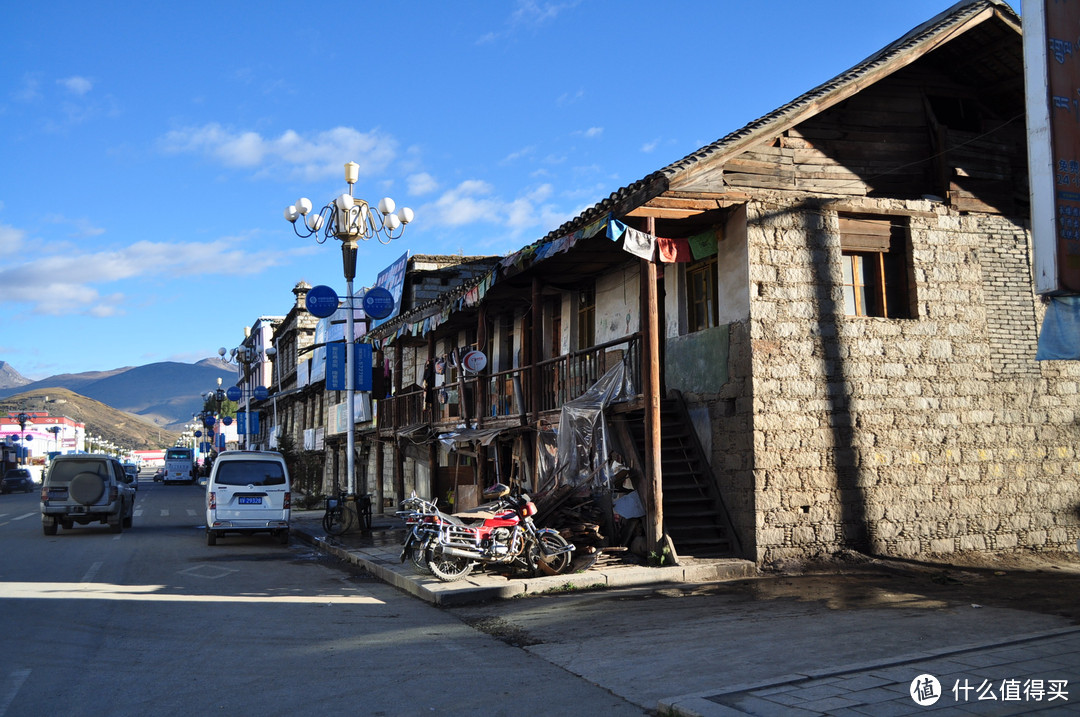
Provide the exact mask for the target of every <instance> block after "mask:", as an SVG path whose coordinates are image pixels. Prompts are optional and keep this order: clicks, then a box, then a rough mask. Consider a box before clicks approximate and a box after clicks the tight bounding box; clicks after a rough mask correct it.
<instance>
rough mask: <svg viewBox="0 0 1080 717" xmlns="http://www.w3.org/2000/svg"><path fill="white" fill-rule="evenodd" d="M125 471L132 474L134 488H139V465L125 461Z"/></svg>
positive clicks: (132, 486)
mask: <svg viewBox="0 0 1080 717" xmlns="http://www.w3.org/2000/svg"><path fill="white" fill-rule="evenodd" d="M124 472H125V473H127V474H128V475H129V476H131V488H132V490H138V489H139V467H138V466H137V465H135V464H134V463H125V464H124Z"/></svg>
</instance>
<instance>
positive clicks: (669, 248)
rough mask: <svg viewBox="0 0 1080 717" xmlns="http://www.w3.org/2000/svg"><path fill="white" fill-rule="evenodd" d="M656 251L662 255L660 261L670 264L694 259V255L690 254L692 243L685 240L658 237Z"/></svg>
mask: <svg viewBox="0 0 1080 717" xmlns="http://www.w3.org/2000/svg"><path fill="white" fill-rule="evenodd" d="M656 249H657V252H658V253H659V255H660V261H666V262H668V263H669V264H670V263H673V262H687V261H693V259H694V255H693V254H692V253H691V252H690V242H688V241H687V240H686V239H684V238H678V239H668V238H667V237H656Z"/></svg>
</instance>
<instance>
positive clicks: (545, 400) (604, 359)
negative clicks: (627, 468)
mask: <svg viewBox="0 0 1080 717" xmlns="http://www.w3.org/2000/svg"><path fill="white" fill-rule="evenodd" d="M618 361H625V362H626V367H627V372H628V374H629V376H630V379H631V381H632V382H633V385H634V386H636V387H637V388H638V391H639V392H640V390H641V388H640V387H641V335H640V334H631V335H630V336H627V337H624V338H621V339H618V340H617V341H609V342H608V343H605V344H600V345H598V346H592V347H590V348H588V349H585V350H583V351H575V352H574V353H572V354H566V355H564V356H557V357H555V358H552V359H547V360H546V361H541V362H540V363H538V364H534V365H531V366H523V367H521V368H515V369H509V370H506V371H498V372H496V373H492V374H481V375H479V376H468V377H466V378H465V379H464V381H461V382H458V381H453V382H449V383H447V384H446V385H445V386H443V387H442V390H443V391H445V392H446V403H443V402H442V401H440V399H439V393H440V392H439V390H435V391H433V392H431V395H430V396H426V395H425V394H426V393H427V392H426V391H412V392H409V393H401V394H397V395H395V396H391V397H389V398H384V399H380V400H379V401H378V417H379V429H380V430H387V429H399V428H404V427H406V426H414V425H418V424H422V423H439V422H451V421H455V420H459V419H461V418H462V417H463V416H462V411H461V396H460V393H461V390H462V384H464V390H465V394H466V401H467V402H468V406H469V418H471V419H472V420H473V421H477V420H478V419H479V422H480V423H483V422H484V421H485V420H486V419H491V418H513V417H516V416H522V415H524V416H528V415H530V414H531V413H532V412H533V409H534V404H537V405H536V410H538V411H553V410H557V409H558V408H559V407H560V406H562V405H563V404H564V403H566V402H567V401H572V400H574V399H575V398H577V397H578V396H580V395H582V394H583V393H585V391H586V390H588V388H589V387H590V386H592V385H593V384H594V383H596V381H597V379H599V378H600V377H601V376H603V375H604V373H605V372H607V370H608V369H609V368H611V367H612V366H613V365H614V364H615V362H618ZM534 372H535V373H536V374H537V375H538V378H539V385H538V387H537V393H536V399H534V398H533V385H532V382H531V381H532V377H533V373H534ZM478 408H479V415H478V414H477V409H478Z"/></svg>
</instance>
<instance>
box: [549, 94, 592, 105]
mask: <svg viewBox="0 0 1080 717" xmlns="http://www.w3.org/2000/svg"><path fill="white" fill-rule="evenodd" d="M584 96H585V90H578V91H577V92H573V93H571V92H566V93H564V94H562V95H559V97H558V99H556V100H555V104H556V105H557V106H559V107H564V106H566V105H572V104H574V103H576V102H577V101H578V100H580V99H582V98H583V97H584Z"/></svg>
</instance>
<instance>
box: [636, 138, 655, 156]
mask: <svg viewBox="0 0 1080 717" xmlns="http://www.w3.org/2000/svg"><path fill="white" fill-rule="evenodd" d="M658 146H660V140H659V139H654V140H652V141H651V142H646V143H645V144H643V145H641V151H642V152H644V153H645V154H649V153H650V152H652V151H654V150H655V149H656V148H657V147H658Z"/></svg>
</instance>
